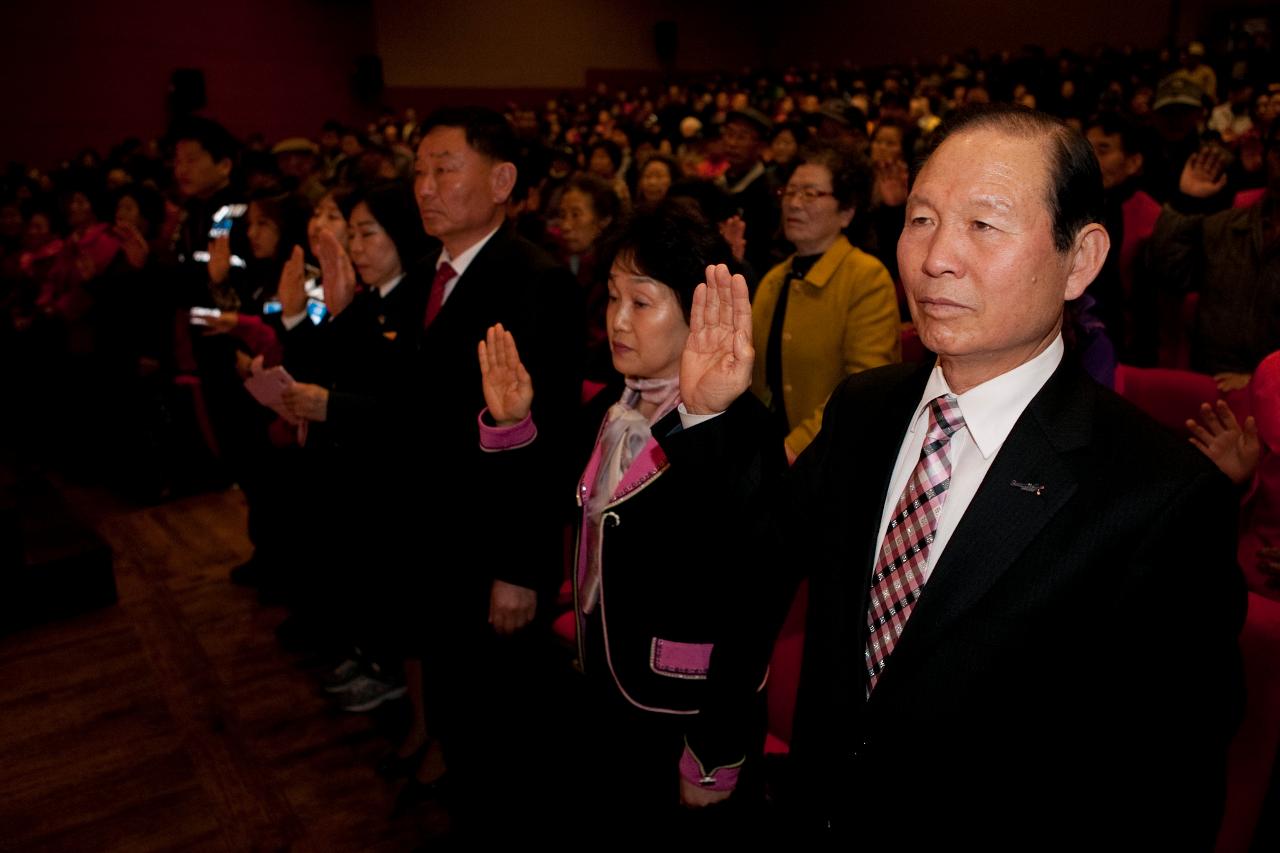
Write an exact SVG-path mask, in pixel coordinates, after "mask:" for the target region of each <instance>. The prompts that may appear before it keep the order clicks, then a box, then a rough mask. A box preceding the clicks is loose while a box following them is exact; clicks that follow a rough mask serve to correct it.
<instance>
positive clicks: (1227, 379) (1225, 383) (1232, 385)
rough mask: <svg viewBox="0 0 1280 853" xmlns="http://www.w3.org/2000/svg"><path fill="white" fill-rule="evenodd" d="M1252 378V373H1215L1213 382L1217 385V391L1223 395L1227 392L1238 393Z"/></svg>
mask: <svg viewBox="0 0 1280 853" xmlns="http://www.w3.org/2000/svg"><path fill="white" fill-rule="evenodd" d="M1252 378H1253V374H1252V373H1231V372H1226V373H1215V374H1213V381H1214V382H1215V383H1216V384H1217V386H1218V390H1219V391H1221V392H1222V393H1223V394H1226V393H1227V392H1228V391H1239V390H1240V389H1241V388H1243V387H1245V386H1246V385H1248V384H1249V380H1250V379H1252Z"/></svg>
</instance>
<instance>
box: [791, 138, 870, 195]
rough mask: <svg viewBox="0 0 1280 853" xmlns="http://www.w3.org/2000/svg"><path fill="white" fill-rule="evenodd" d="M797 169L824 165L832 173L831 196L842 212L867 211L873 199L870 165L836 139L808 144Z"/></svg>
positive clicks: (801, 152) (856, 152)
mask: <svg viewBox="0 0 1280 853" xmlns="http://www.w3.org/2000/svg"><path fill="white" fill-rule="evenodd" d="M795 163H796V165H797V166H803V165H808V166H823V167H824V168H826V170H827V171H828V172H830V173H831V195H832V196H833V197H834V198H835V200H836V205H837V206H838V207H839V208H840V209H841V210H849V209H851V208H852V209H854V210H864V209H865V208H866V205H867V200H868V199H869V198H870V197H871V165H870V164H869V163H867V158H866V157H864V156H863V155H862V153H861V152H860V151H858V149H857V148H854V147H853V146H852V145H848V144H845V143H841V142H837V141H834V140H814V141H812V142H806V143H805V144H804V145H803V146H801V148H800V151H799V152H798V153H797V154H796V159H795Z"/></svg>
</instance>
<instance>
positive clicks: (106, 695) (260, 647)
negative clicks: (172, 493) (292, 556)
mask: <svg viewBox="0 0 1280 853" xmlns="http://www.w3.org/2000/svg"><path fill="white" fill-rule="evenodd" d="M68 497H69V499H70V500H71V502H72V504H73V506H75V507H76V508H77V510H78V511H80V512H81V514H82V515H85V516H87V517H89V518H90V519H91V521H92V523H93V525H94V526H95V527H96V528H97V529H98V531H99V532H100V533H101V534H102V536H103V537H104V538H106V540H107V541H108V542H109V543H110V544H111V546H112V549H113V551H114V552H115V571H116V579H117V584H118V587H119V594H120V603H119V604H118V605H117V606H115V607H112V608H108V609H106V610H102V611H98V612H96V613H92V614H89V615H85V616H80V617H76V618H73V619H70V620H66V621H63V622H59V623H56V624H51V625H47V626H43V627H39V628H34V629H29V630H26V631H24V632H22V633H19V634H13V635H10V636H7V637H0V850H5V851H8V850H23V851H27V850H38V851H42V850H52V851H61V850H68V851H115V850H121V851H124V850H127V851H151V850H156V851H159V850H183V851H201V850H218V851H239V850H286V849H288V850H318V851H323V850H343V851H347V850H351V851H358V850H377V851H382V850H388V851H389V850H409V849H413V848H415V847H417V846H419V845H422V844H424V843H429V842H430V840H431V839H432V838H433V837H438V836H439V835H440V834H441V833H442V832H443V831H444V829H445V827H446V825H447V817H446V816H445V815H444V813H443V812H442V811H440V810H439V809H438V808H432V807H430V806H428V807H425V808H424V809H422V810H421V811H419V812H418V813H416V814H409V815H406V816H404V817H402V818H399V819H398V820H396V821H394V822H393V821H391V820H390V819H389V815H390V812H391V808H392V804H393V802H394V798H395V793H396V789H395V787H394V786H393V785H392V784H390V783H388V782H385V781H383V780H382V779H380V778H379V777H378V776H377V775H376V774H375V773H374V772H373V769H372V767H373V764H374V762H375V761H376V760H377V758H378V757H379V756H380V755H382V754H383V753H384V752H385V751H386V750H387V749H388V748H389V746H390V741H389V737H390V736H391V735H393V734H394V733H395V729H396V723H397V722H398V720H397V719H396V718H397V717H400V716H401V715H403V713H404V711H403V708H397V707H395V706H396V705H403V703H393V704H392V706H391V707H389V708H384V709H379V712H380V716H374V717H370V716H361V715H352V714H344V713H343V712H341V711H339V710H336V709H335V708H334V706H333V704H332V702H331V701H330V700H329V699H327V697H326V696H325V694H324V693H323V692H322V691H320V690H319V689H318V687H317V686H316V680H315V674H316V670H315V668H314V665H315V662H314V661H312V662H310V664H311V668H308V666H307V664H308V662H307V661H303V660H300V659H298V658H296V657H293V656H291V655H289V654H287V653H286V652H284V651H282V650H281V649H280V647H279V645H278V644H277V643H276V641H275V637H274V634H273V630H274V628H275V626H276V625H277V624H278V623H279V622H280V621H281V620H282V619H283V618H284V616H285V612H284V611H283V610H282V609H279V608H264V607H262V606H260V605H259V604H258V603H257V599H256V596H255V595H254V593H253V592H252V591H248V590H244V589H241V588H239V587H235V586H233V585H232V584H230V583H229V582H228V580H227V572H228V571H229V570H230V569H231V567H233V566H235V565H237V564H238V563H240V562H243V561H244V560H245V559H247V558H248V556H249V554H250V545H249V543H248V540H247V539H246V536H245V508H244V501H243V498H242V496H241V495H240V493H239V492H237V491H234V490H232V491H227V492H222V493H217V494H210V495H202V496H197V497H192V498H186V499H183V500H180V501H175V502H172V503H168V504H165V505H162V506H158V507H149V508H144V509H138V508H131V507H124V506H120V505H119V504H118V503H117V502H115V501H114V500H113V499H111V498H109V497H108V496H106V495H105V494H103V493H95V492H92V491H89V490H70V491H69V492H68Z"/></svg>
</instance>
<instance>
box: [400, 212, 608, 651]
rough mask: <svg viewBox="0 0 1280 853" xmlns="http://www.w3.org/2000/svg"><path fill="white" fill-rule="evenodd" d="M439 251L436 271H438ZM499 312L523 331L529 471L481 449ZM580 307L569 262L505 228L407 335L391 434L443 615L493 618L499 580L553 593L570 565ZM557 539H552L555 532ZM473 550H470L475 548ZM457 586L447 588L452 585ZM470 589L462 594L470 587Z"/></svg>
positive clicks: (519, 338)
mask: <svg viewBox="0 0 1280 853" xmlns="http://www.w3.org/2000/svg"><path fill="white" fill-rule="evenodd" d="M434 270H435V258H434V257H433V258H429V259H427V264H426V267H425V272H427V273H429V274H432V275H433V274H434ZM494 323H502V324H503V325H504V326H505V327H506V328H507V329H508V330H510V331H511V333H512V334H513V335H514V336H515V339H516V345H517V347H518V348H519V350H520V358H521V360H522V361H523V362H524V364H525V366H526V367H527V368H528V370H529V373H530V375H531V376H532V379H533V387H534V402H533V409H534V411H533V416H534V421H535V423H536V424H537V425H538V432H539V441H538V442H536V446H535V447H534V448H531V449H530V453H531V454H532V455H534V456H536V457H537V458H536V461H534V462H533V464H532V465H531V466H530V467H528V468H526V467H524V466H523V465H522V466H521V467H520V469H519V471H520V472H521V473H523V472H524V471H528V470H532V471H533V474H532V475H531V476H527V477H526V476H521V477H519V478H518V479H517V478H516V477H515V476H513V474H514V472H512V471H508V470H507V468H506V460H503V459H502V458H501V457H502V456H503V455H504V454H489V453H484V452H483V451H482V450H481V449H480V442H479V430H478V427H477V422H476V418H477V416H478V415H479V414H480V411H481V409H483V408H484V393H483V390H482V387H481V383H480V367H479V362H478V361H477V357H476V345H477V344H478V343H479V342H480V341H481V340H483V339H484V335H485V331H486V330H487V329H488V328H489V326H491V325H493V324H494ZM582 340H583V334H582V308H581V303H580V298H579V295H578V289H577V285H576V283H575V282H574V280H573V277H572V276H571V275H570V274H569V271H568V270H567V269H565V268H564V267H562V266H560V265H558V264H557V263H556V262H555V261H554V260H553V259H552V258H551V256H550V255H548V254H547V253H546V252H544V251H543V250H541V249H539V248H538V247H536V246H534V245H533V244H532V243H530V242H528V241H527V240H525V239H523V238H521V237H519V236H517V235H516V233H515V231H514V229H512V227H511V226H510V225H506V226H504V227H503V228H502V229H501V230H499V231H498V233H497V234H495V235H494V236H493V238H492V239H491V240H490V241H489V242H488V243H487V244H485V246H484V248H483V249H481V250H480V253H479V254H478V255H476V257H475V259H474V260H473V261H472V263H471V264H470V265H469V266H468V267H467V269H466V271H465V272H464V273H463V274H462V276H461V277H460V278H459V279H458V281H457V284H456V286H455V288H454V290H453V292H452V293H451V294H450V296H449V298H448V300H446V301H445V303H444V306H443V307H442V308H441V310H440V313H439V315H438V316H437V317H436V319H435V321H434V322H433V323H432V324H431V326H430V328H428V329H426V330H425V331H423V330H422V329H421V327H418V329H417V330H416V331H415V332H414V333H413V334H407V335H403V336H399V337H398V338H397V342H396V343H397V345H398V346H399V347H400V348H401V369H402V370H403V371H404V373H403V377H402V381H401V382H400V383H398V384H399V389H398V393H397V394H395V395H393V399H392V401H391V407H390V412H391V414H390V419H389V421H388V424H387V425H388V438H389V439H390V438H392V437H396V438H397V439H398V441H399V446H400V447H401V448H403V451H402V452H403V460H404V462H405V465H404V469H403V474H404V475H405V476H407V477H408V478H409V479H410V481H411V483H412V485H410V486H409V487H408V488H409V491H410V493H411V494H413V495H414V496H415V498H414V499H413V500H411V501H410V504H409V505H408V506H407V509H408V510H409V512H410V513H411V516H410V519H409V520H408V523H409V524H410V525H412V527H411V529H413V530H415V531H417V535H418V536H419V537H421V536H422V535H423V533H424V531H426V530H429V531H430V539H429V541H422V539H421V538H419V541H418V542H416V543H415V544H414V549H415V550H416V551H419V552H422V551H423V549H424V546H427V545H430V546H431V548H430V551H429V552H426V553H424V556H423V562H424V563H425V564H426V565H425V571H427V572H430V573H432V575H433V578H434V579H435V580H436V581H438V582H439V584H441V585H442V592H441V594H440V595H438V596H436V599H437V600H436V604H437V605H438V606H440V607H441V608H442V609H443V610H444V613H443V614H442V618H445V617H447V618H448V619H449V620H453V619H463V620H468V621H471V622H475V621H476V620H477V619H478V624H479V625H480V626H481V627H484V624H485V617H486V616H487V612H488V611H487V607H488V590H489V587H490V586H491V584H492V581H493V580H494V579H495V578H500V579H502V580H505V581H508V582H510V583H514V584H518V585H520V586H524V587H528V588H531V589H535V590H540V591H548V592H550V591H554V590H555V589H556V588H557V587H558V586H559V583H560V579H561V578H562V577H563V563H562V562H561V561H559V560H557V559H555V557H554V556H551V557H549V558H540V559H534V558H531V556H530V555H555V554H557V553H559V551H560V549H559V548H557V547H555V543H558V542H561V541H562V535H563V534H562V529H563V528H562V525H561V523H560V521H561V518H562V516H561V514H560V513H559V511H558V509H557V508H558V507H559V505H560V504H559V498H560V497H561V496H562V495H563V494H566V493H567V492H568V490H570V489H572V488H573V486H572V483H573V472H572V465H571V463H570V462H569V461H568V460H569V448H570V446H571V437H570V433H571V431H572V424H573V422H574V415H575V413H576V410H577V407H578V401H579V399H580V397H581V389H582V373H581V370H582ZM548 542H550V543H551V544H550V545H548V544H546V543H548ZM466 555H471V556H470V557H468V556H466ZM446 590H447V591H446ZM459 596H461V598H459Z"/></svg>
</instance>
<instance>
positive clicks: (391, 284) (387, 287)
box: [378, 273, 404, 299]
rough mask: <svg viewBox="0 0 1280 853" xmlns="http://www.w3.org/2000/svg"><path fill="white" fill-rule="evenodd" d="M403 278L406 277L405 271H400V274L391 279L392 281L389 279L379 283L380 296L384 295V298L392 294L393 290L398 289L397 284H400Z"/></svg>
mask: <svg viewBox="0 0 1280 853" xmlns="http://www.w3.org/2000/svg"><path fill="white" fill-rule="evenodd" d="M403 278H404V273H400V275H398V276H396V277H395V278H393V279H391V281H388V282H386V283H385V284H380V285H378V296H380V297H382V298H383V299H386V298H387V296H388V294H390V293H391V291H393V290H395V289H396V285H397V284H399V283H400V280H401V279H403Z"/></svg>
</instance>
